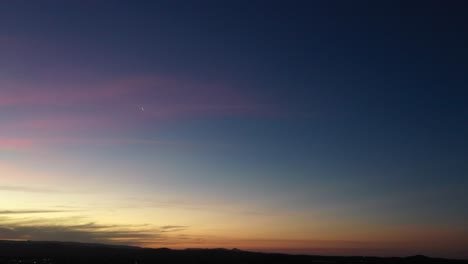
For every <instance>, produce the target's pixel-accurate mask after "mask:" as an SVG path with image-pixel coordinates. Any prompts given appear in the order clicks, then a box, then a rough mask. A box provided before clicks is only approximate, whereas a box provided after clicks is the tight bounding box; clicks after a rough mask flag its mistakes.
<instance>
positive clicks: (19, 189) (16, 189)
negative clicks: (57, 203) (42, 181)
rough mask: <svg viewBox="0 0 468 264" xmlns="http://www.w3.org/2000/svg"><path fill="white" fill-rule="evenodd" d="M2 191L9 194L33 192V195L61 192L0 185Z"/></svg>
mask: <svg viewBox="0 0 468 264" xmlns="http://www.w3.org/2000/svg"><path fill="white" fill-rule="evenodd" d="M0 191H9V192H32V193H51V192H59V190H55V189H50V188H43V187H29V186H18V185H0Z"/></svg>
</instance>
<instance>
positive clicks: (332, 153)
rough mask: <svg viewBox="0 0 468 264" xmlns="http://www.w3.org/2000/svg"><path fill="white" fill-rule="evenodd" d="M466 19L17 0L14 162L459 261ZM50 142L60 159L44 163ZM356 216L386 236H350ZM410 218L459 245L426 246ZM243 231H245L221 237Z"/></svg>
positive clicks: (389, 10)
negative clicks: (39, 153)
mask: <svg viewBox="0 0 468 264" xmlns="http://www.w3.org/2000/svg"><path fill="white" fill-rule="evenodd" d="M467 10H468V4H467V3H466V2H465V1H7V2H4V3H1V4H0V81H1V83H0V122H1V124H0V151H2V153H1V154H2V155H1V156H0V159H3V160H5V162H6V163H5V164H9V166H13V167H14V166H19V167H22V166H24V164H30V163H32V164H41V165H40V168H41V170H43V172H44V173H47V172H48V171H49V170H54V171H59V172H64V171H66V172H67V173H68V174H70V175H72V174H73V175H74V174H76V173H78V174H80V175H82V176H80V177H83V178H85V179H87V178H89V179H90V181H96V182H102V183H103V184H106V183H109V182H113V181H114V180H111V181H110V179H113V178H115V179H117V180H115V182H113V184H114V183H115V184H117V183H116V182H120V183H121V184H130V185H132V186H133V185H135V186H144V189H145V190H146V192H148V193H145V195H146V196H145V197H146V198H148V199H150V198H151V199H152V198H154V197H153V196H152V195H154V194H151V193H152V192H158V190H160V188H163V189H164V188H167V189H165V190H167V193H168V194H166V195H169V196H170V195H174V196H177V195H176V194H180V193H184V194H183V195H182V196H183V197H182V198H181V199H182V200H184V199H185V200H191V201H192V200H197V199H199V200H202V201H205V202H206V203H210V202H207V201H211V202H212V203H214V202H213V201H216V200H217V199H219V197H220V196H221V197H224V199H226V200H228V201H229V202H230V203H234V204H244V203H247V204H249V203H250V202H249V201H258V202H255V203H253V204H252V205H249V206H240V207H242V208H243V210H248V211H254V212H257V213H258V212H260V211H262V210H267V211H268V212H269V213H271V212H270V211H269V210H272V211H275V212H276V213H275V214H274V215H275V216H276V217H278V219H279V218H281V217H284V216H285V215H288V214H291V219H287V220H285V222H287V223H291V226H293V225H294V224H292V223H300V224H297V226H302V227H303V228H304V230H306V231H304V234H308V235H304V236H306V237H301V236H300V235H297V234H294V233H293V234H289V236H288V235H287V236H286V238H288V239H290V240H291V239H299V238H300V239H302V240H301V241H303V240H304V241H306V240H307V239H309V240H313V239H330V240H336V239H338V240H339V239H342V240H346V239H350V240H353V241H361V240H366V239H367V238H369V239H374V240H379V241H380V240H382V241H403V240H404V241H411V243H412V244H411V245H413V246H414V249H418V250H420V251H424V250H426V252H429V253H431V252H435V253H434V254H439V255H449V256H460V254H459V251H457V250H456V248H458V246H460V245H461V242H460V241H466V239H467V236H466V235H467V234H468V230H467V229H466V227H464V224H463V223H466V221H467V220H468V214H467V210H466V208H468V198H467V196H466V195H464V192H465V189H466V187H468V160H467V159H468V153H467V149H468V136H467V135H468V122H467V117H468V104H467V102H466V101H467V98H468V97H467V95H468V92H467V88H466V87H468V85H467V84H468V83H467V81H468V74H467V72H468V49H467V47H468V37H467V36H468V27H467V25H468V16H467V15H466V11H467ZM140 107H143V108H144V109H145V110H144V111H140V110H139V109H140ZM136 110H138V111H136ZM134 112H135V113H134ZM2 144H3V147H2ZM25 148H26V149H28V151H26V150H24V149H25ZM36 148H39V149H41V150H44V149H47V150H48V151H50V153H49V155H50V156H47V158H45V161H44V160H37V159H36V158H35V156H34V155H33V154H31V149H36ZM12 149H13V150H12ZM71 150H72V151H71ZM25 151H26V152H25ZM13 152H14V153H13ZM33 153H34V151H33ZM31 155H32V156H31ZM58 158H59V159H60V162H57V160H55V159H58ZM88 166H89V167H88ZM51 168H52V169H51ZM84 168H88V169H87V170H85V171H86V173H83V170H84ZM127 168H136V171H138V173H135V171H133V172H132V171H131V170H130V169H128V171H127V170H126V169H127ZM155 172H160V173H156V174H157V176H155ZM25 173H26V172H25ZM28 173H29V174H30V176H29V177H31V179H33V178H34V179H40V177H39V176H38V177H34V175H33V174H34V173H33V172H28ZM28 173H26V174H28ZM29 174H28V175H29ZM61 177H63V181H64V182H69V179H68V178H67V177H66V176H65V175H64V176H61ZM61 177H59V178H61ZM11 184H19V183H17V182H15V181H12V182H11ZM30 184H32V185H33V184H34V181H32V182H31V183H30ZM86 184H89V183H86ZM86 184H85V183H84V186H88V185H86ZM59 185H60V184H59ZM161 186H166V187H161ZM140 191H141V190H138V191H137V190H132V191H131V192H130V193H132V194H136V193H138V192H140ZM165 192H166V191H165ZM113 193H114V194H115V195H121V194H122V193H121V191H119V189H118V188H117V187H115V191H114V192H113ZM194 197H197V199H194ZM179 198H180V197H179ZM26 204H27V203H26ZM90 210H91V211H93V210H98V209H96V208H91V209H90ZM181 210H182V209H181ZM210 210H211V209H210ZM213 210H214V209H213ZM208 211H209V210H208ZM291 211H292V212H293V213H291ZM317 211H318V212H326V213H324V215H326V216H318V217H317V216H313V217H312V216H311V215H310V214H312V213H313V212H314V213H315V212H317ZM295 213H297V214H299V215H296V214H295ZM309 213H310V214H309ZM125 215H126V216H129V217H130V216H131V215H132V214H131V213H129V212H125ZM137 215H138V214H137ZM330 215H331V216H330ZM329 216H330V217H335V219H337V218H339V219H344V220H342V221H341V222H338V223H333V224H331V225H330V228H331V229H333V228H335V227H336V230H345V231H343V232H344V233H343V237H340V236H334V235H329V236H327V235H326V234H327V233H326V231H324V234H322V233H320V232H318V234H317V233H314V231H313V230H315V229H314V228H318V229H320V228H319V226H320V223H322V222H323V223H326V222H327V221H328V220H326V219H328V218H327V217H329ZM174 217H175V216H174ZM174 217H172V218H171V219H174ZM210 217H211V216H210ZM99 219H105V218H99ZM209 219H214V218H209ZM275 219H276V218H275ZM244 220H245V219H244ZM171 221H172V220H171ZM213 221H215V220H213ZM308 221H309V222H312V223H314V221H316V223H315V224H311V225H310V226H308V225H306V224H304V223H306V222H308ZM354 221H358V222H360V223H369V230H373V229H372V228H373V227H375V228H377V227H378V228H380V229H382V230H384V231H382V232H380V233H379V232H376V233H372V234H373V235H369V234H368V232H367V231H369V230H367V231H366V228H365V227H361V226H359V227H357V228H356V229H357V230H361V231H362V232H361V233H352V232H351V231H349V230H352V229H353V223H355V222H354ZM132 223H133V222H132ZM135 223H136V222H135ZM180 224H184V223H180ZM185 224H187V225H190V226H192V225H193V226H195V227H194V228H196V226H197V224H198V222H196V221H195V222H193V223H192V222H190V223H185ZM407 226H409V227H412V228H413V230H419V229H418V228H420V229H421V230H425V231H427V232H426V234H428V236H429V237H430V238H431V239H441V240H442V241H445V242H447V241H452V242H453V241H456V242H453V243H454V244H450V243H452V242H450V243H449V242H447V244H444V246H447V245H449V246H447V248H448V249H447V248H445V247H444V246H441V247H440V248H424V247H422V246H420V244H418V243H419V242H418V241H413V240H411V239H409V238H408V237H407V236H405V235H403V233H404V232H406V231H404V230H406V229H404V228H403V227H407ZM231 227H232V229H233V230H240V231H239V232H240V233H242V228H239V227H237V226H234V225H233V226H229V225H228V224H226V226H223V227H220V230H227V229H230V228H231ZM236 228H237V229H236ZM281 228H282V227H280V228H279V229H280V230H282V229H281ZM258 229H259V230H263V229H262V228H258ZM297 229H298V230H299V229H300V228H299V227H298V228H297ZM200 230H202V231H200ZM284 230H289V229H288V228H287V227H286V226H284ZM326 230H328V229H326ZM389 230H394V232H395V234H401V236H400V237H398V236H396V237H392V236H391V235H389V234H387V233H386V232H387V231H388V232H389V233H392V232H391V231H389ZM402 230H403V231H402ZM428 230H429V231H428ZM460 230H461V231H460ZM198 231H200V232H201V233H203V232H205V231H206V230H203V229H198ZM348 231H349V232H348ZM210 232H212V231H211V230H210V231H206V234H211V233H210ZM249 232H251V231H248V230H244V234H245V237H248V235H249V234H251V233H249ZM278 232H280V231H277V232H273V231H271V232H270V231H265V233H264V234H269V235H270V236H271V237H275V236H276V237H277V236H280V234H283V233H281V232H280V233H278ZM284 232H286V231H284ZM309 232H310V233H309ZM350 232H351V233H350ZM366 232H367V233H366ZM369 232H371V231H369ZM421 232H422V231H421ZM437 232H440V233H437ZM228 233H229V232H227V233H226V237H229V238H232V236H231V235H230V234H228ZM331 233H333V232H331ZM331 233H328V234H331ZM423 233H424V232H423ZM314 234H316V235H314ZM365 234H367V235H369V237H367V236H366V235H365ZM431 235H432V237H431ZM265 236H266V237H269V236H268V235H264V236H263V237H262V236H260V235H254V237H255V238H264V237H265ZM281 236H282V235H281ZM408 236H411V235H408ZM228 240H229V239H228ZM223 241H224V240H223ZM445 242H444V243H445ZM213 243H214V242H213ZM284 243H285V244H284V246H282V247H284V248H291V247H293V246H287V243H286V242H284ZM457 243H458V244H457ZM301 245H302V244H301ZM454 245H455V246H454ZM302 246H303V247H311V246H307V245H305V246H304V245H302ZM257 247H258V248H261V246H259V245H257ZM270 247H271V246H270ZM383 247H385V248H387V249H388V250H390V249H389V248H390V246H388V245H385V246H383ZM409 248H411V247H409ZM450 248H452V250H451V249H450ZM454 248H455V249H454ZM392 250H393V251H388V252H394V253H395V252H397V253H395V254H400V253H402V252H403V251H401V250H400V251H398V249H392ZM307 252H309V251H307ZM311 252H312V251H311ZM385 252H387V251H385ZM398 252H399V253H398ZM404 252H407V251H404ZM460 252H461V251H460ZM381 254H384V253H381Z"/></svg>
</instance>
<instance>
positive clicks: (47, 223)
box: [0, 210, 188, 245]
mask: <svg viewBox="0 0 468 264" xmlns="http://www.w3.org/2000/svg"><path fill="white" fill-rule="evenodd" d="M54 212H55V211H53V210H22V211H0V239H14V240H43V241H75V242H87V243H89V242H97V243H113V244H127V245H146V244H158V243H168V244H173V243H176V242H177V241H178V240H180V237H181V236H180V235H181V233H180V231H184V230H186V229H187V228H188V227H187V226H170V225H168V226H163V227H154V226H150V225H114V224H111V225H108V224H107V225H106V224H98V223H95V222H83V218H80V217H75V218H74V217H69V218H48V219H44V218H40V217H36V218H11V217H9V215H12V214H50V213H54ZM77 220H79V223H77ZM168 232H170V233H171V234H168Z"/></svg>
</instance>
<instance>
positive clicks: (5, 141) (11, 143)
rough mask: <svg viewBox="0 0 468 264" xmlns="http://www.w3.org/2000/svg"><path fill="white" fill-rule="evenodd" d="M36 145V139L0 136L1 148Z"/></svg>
mask: <svg viewBox="0 0 468 264" xmlns="http://www.w3.org/2000/svg"><path fill="white" fill-rule="evenodd" d="M33 146H34V141H33V140H31V139H26V138H0V150H24V149H30V148H32V147H33Z"/></svg>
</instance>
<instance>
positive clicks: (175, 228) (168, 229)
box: [160, 225, 188, 232]
mask: <svg viewBox="0 0 468 264" xmlns="http://www.w3.org/2000/svg"><path fill="white" fill-rule="evenodd" d="M187 228H188V226H181V225H166V226H161V227H160V230H161V232H177V231H182V230H186V229H187Z"/></svg>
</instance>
